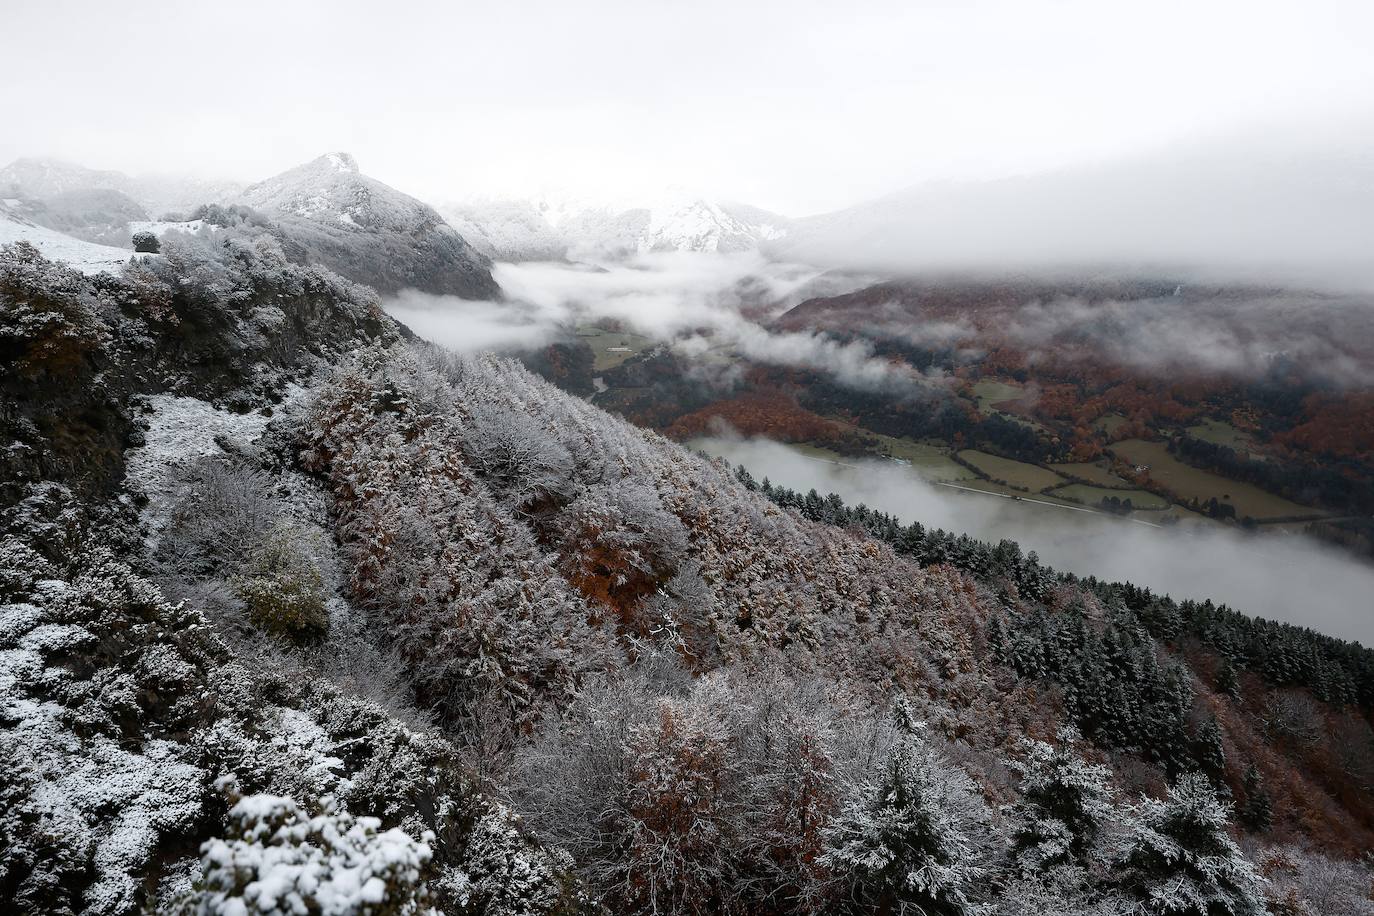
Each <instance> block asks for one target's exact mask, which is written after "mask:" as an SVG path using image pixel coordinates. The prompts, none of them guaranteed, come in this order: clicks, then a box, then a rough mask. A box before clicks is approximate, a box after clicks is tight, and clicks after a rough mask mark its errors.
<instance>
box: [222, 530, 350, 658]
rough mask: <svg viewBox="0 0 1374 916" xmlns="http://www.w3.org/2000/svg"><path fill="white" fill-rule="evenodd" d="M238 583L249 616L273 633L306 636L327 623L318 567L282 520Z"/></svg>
mask: <svg viewBox="0 0 1374 916" xmlns="http://www.w3.org/2000/svg"><path fill="white" fill-rule="evenodd" d="M234 585H235V588H236V589H237V590H238V593H239V595H240V596H242V598H243V600H244V602H245V603H246V604H247V605H248V619H249V620H250V621H251V622H252V623H253V625H254V626H257V627H260V628H261V629H263V630H266V631H267V632H269V633H275V634H277V635H280V636H285V637H287V638H288V639H292V640H296V641H306V640H311V639H315V638H317V637H319V636H322V635H323V634H324V633H325V632H326V631H328V629H329V612H328V611H327V610H326V609H325V605H324V600H325V596H324V583H323V581H322V580H321V578H320V570H319V567H317V566H316V565H315V562H314V560H313V559H311V557H310V555H309V554H308V553H306V552H305V550H304V549H303V545H301V543H300V542H299V541H298V540H297V539H296V538H295V537H294V536H293V532H291V531H290V530H287V529H285V528H283V527H281V526H278V527H276V528H274V529H273V530H272V531H271V532H269V533H268V535H267V536H266V537H265V538H264V539H263V541H262V542H261V543H260V544H259V545H258V546H257V548H256V550H255V551H254V556H253V558H252V560H251V562H250V563H249V564H248V568H247V569H246V570H245V572H244V574H243V575H241V576H239V577H238V578H237V579H235V581H234Z"/></svg>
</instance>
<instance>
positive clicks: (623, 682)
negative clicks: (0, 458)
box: [0, 217, 1374, 916]
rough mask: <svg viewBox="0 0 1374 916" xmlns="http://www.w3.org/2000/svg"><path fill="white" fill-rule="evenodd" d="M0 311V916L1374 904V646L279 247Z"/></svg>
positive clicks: (184, 257)
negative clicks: (1148, 571)
mask: <svg viewBox="0 0 1374 916" xmlns="http://www.w3.org/2000/svg"><path fill="white" fill-rule="evenodd" d="M207 218H209V217H207ZM217 218H218V217H217ZM226 221H227V222H233V220H232V219H227V218H226ZM0 307H2V308H3V313H0V361H3V367H4V377H3V379H4V380H3V383H2V387H0V392H3V395H4V398H5V404H4V410H3V412H0V423H3V430H4V433H5V436H6V438H8V439H10V440H12V441H13V444H12V445H11V446H9V448H8V449H7V450H6V452H5V453H4V454H5V458H4V464H3V465H0V471H3V474H4V476H3V479H2V480H0V484H2V485H0V497H3V499H2V500H0V507H3V515H0V750H3V754H4V759H5V760H6V761H7V762H9V763H10V765H9V766H6V767H4V768H0V899H4V900H5V901H7V902H9V903H11V904H12V906H13V907H14V908H16V909H17V910H18V911H20V912H43V913H64V912H70V913H77V912H92V913H109V914H125V913H137V912H141V911H144V910H152V911H160V912H173V913H193V912H194V913H204V914H209V913H225V914H230V913H233V914H246V913H263V914H266V913H428V912H431V911H441V912H444V913H449V914H473V916H475V914H510V916H516V914H571V913H594V912H614V913H661V914H669V913H673V914H676V913H708V912H727V913H779V914H782V913H822V912H825V913H829V912H854V913H884V914H886V913H927V914H935V913H943V914H975V913H1006V914H1012V913H1026V914H1029V913H1044V912H1060V913H1103V914H1106V913H1120V914H1126V913H1155V914H1161V916H1164V914H1197V916H1222V914H1236V916H1239V914H1252V913H1260V912H1264V911H1266V909H1267V910H1268V911H1270V912H1274V913H1284V914H1311V916H1317V914H1343V913H1367V912H1370V911H1371V907H1372V906H1374V904H1371V900H1370V882H1371V878H1372V877H1374V876H1372V875H1371V872H1370V871H1369V869H1368V867H1367V864H1366V863H1362V862H1361V861H1360V860H1359V859H1358V857H1357V855H1356V854H1357V853H1358V852H1360V851H1361V850H1363V849H1367V848H1368V847H1369V845H1370V841H1371V836H1374V834H1371V826H1372V825H1374V811H1372V810H1371V800H1370V784H1371V780H1370V772H1371V764H1370V761H1371V753H1372V752H1374V749H1371V742H1372V741H1374V739H1371V734H1370V728H1369V717H1370V714H1371V707H1370V703H1369V699H1368V697H1367V695H1366V693H1365V692H1363V687H1362V684H1363V681H1362V680H1361V678H1362V677H1363V675H1362V673H1361V672H1365V671H1367V670H1368V669H1367V668H1361V667H1360V666H1361V665H1364V664H1367V662H1365V661H1362V660H1363V659H1365V656H1364V655H1362V654H1361V651H1362V650H1357V649H1355V648H1354V647H1344V648H1342V647H1340V646H1338V645H1335V644H1327V643H1321V642H1313V641H1310V640H1308V641H1304V640H1303V639H1300V638H1298V637H1297V636H1293V637H1292V641H1291V645H1292V646H1293V647H1294V651H1299V650H1301V652H1303V653H1306V654H1303V655H1302V656H1301V659H1299V660H1298V661H1297V662H1295V663H1294V665H1295V667H1294V668H1293V671H1294V672H1296V673H1293V674H1292V675H1291V676H1287V675H1285V676H1283V677H1277V676H1276V675H1275V674H1274V673H1273V672H1271V671H1270V670H1269V668H1268V667H1266V665H1267V663H1266V662H1264V661H1263V660H1262V659H1264V658H1267V657H1268V656H1266V655H1260V654H1255V653H1254V652H1252V651H1251V648H1247V647H1249V646H1252V645H1253V643H1245V642H1241V643H1238V644H1236V645H1235V646H1234V651H1222V649H1221V648H1220V647H1219V646H1218V643H1217V641H1216V639H1214V638H1212V637H1209V636H1208V635H1207V634H1215V633H1217V632H1221V631H1220V630H1218V629H1217V628H1216V627H1212V628H1211V629H1208V628H1207V627H1205V626H1204V625H1203V623H1205V622H1206V621H1208V620H1213V621H1214V620H1218V619H1224V620H1229V619H1230V618H1227V617H1225V615H1224V614H1223V613H1222V612H1221V611H1218V610H1217V609H1211V610H1193V609H1191V608H1187V607H1180V606H1177V605H1174V606H1172V610H1171V611H1170V614H1172V616H1170V615H1169V614H1166V613H1165V610H1168V608H1166V607H1165V606H1164V605H1162V604H1160V603H1159V602H1158V601H1155V600H1154V599H1153V596H1148V598H1149V600H1145V599H1143V598H1142V596H1141V594H1140V593H1138V592H1132V591H1129V590H1127V589H1125V588H1120V587H1111V586H1106V585H1103V584H1101V583H1095V582H1080V581H1077V580H1074V579H1071V578H1068V577H1060V576H1057V575H1055V574H1054V573H1053V572H1052V571H1050V570H1047V569H1045V568H1043V567H1041V566H1040V565H1039V564H1038V563H1037V562H1036V561H1035V560H1034V558H1033V557H1024V556H1022V555H1021V554H1020V551H1019V550H1017V549H1015V546H1014V545H1001V546H999V547H996V548H993V547H986V546H983V545H976V544H972V543H964V542H959V541H956V540H952V539H948V538H943V537H941V536H937V535H935V534H933V533H928V532H924V531H919V532H916V531H908V532H907V533H906V534H905V535H903V534H902V533H901V532H896V533H893V532H890V531H888V530H887V529H886V528H885V527H884V526H883V525H882V524H880V522H881V521H882V518H883V517H882V516H881V514H880V513H868V512H867V510H862V511H861V510H858V509H854V510H851V509H848V508H846V507H844V506H842V505H840V504H838V502H837V501H826V500H821V499H820V498H819V497H815V498H814V499H812V498H808V497H799V496H795V495H794V496H792V497H789V496H787V495H785V494H784V495H781V496H780V495H779V493H778V492H777V491H776V490H775V489H773V488H771V487H767V488H760V487H759V486H758V485H756V484H753V482H752V480H751V479H750V478H749V477H748V475H747V474H737V473H736V471H735V470H734V469H732V468H729V467H727V466H725V465H723V464H721V463H716V462H711V461H708V460H706V459H705V458H703V457H700V456H698V455H695V454H692V453H690V452H688V451H686V450H684V449H682V448H680V447H679V446H677V445H674V444H673V443H671V442H668V441H667V440H664V439H662V438H660V437H658V436H657V435H654V434H652V433H646V432H644V431H641V430H638V429H636V428H634V427H632V426H630V425H629V424H627V423H625V422H623V421H621V420H619V419H616V418H613V417H611V416H609V415H607V414H605V413H604V412H602V411H600V410H598V409H597V408H595V407H593V406H591V405H589V404H588V403H586V402H584V401H582V400H579V399H577V398H574V397H570V396H568V395H566V394H563V393H561V392H559V391H557V390H555V389H553V388H552V387H550V386H549V385H547V384H545V383H544V382H542V381H539V380H538V379H536V378H535V377H534V376H532V375H530V374H529V373H528V372H526V371H525V370H524V369H522V368H520V367H519V366H518V365H516V364H514V363H512V362H509V361H506V360H501V359H496V358H492V357H481V358H472V359H467V358H457V357H454V356H452V355H449V354H446V353H444V352H442V351H439V350H437V349H435V348H432V347H430V346H428V345H426V344H423V343H421V342H418V341H415V340H413V339H409V338H408V337H407V336H406V335H404V334H403V333H402V332H401V331H400V330H399V329H398V328H397V327H396V326H395V325H394V324H392V323H391V322H390V321H388V320H387V319H386V318H385V317H384V316H383V315H382V314H381V313H380V312H379V311H378V309H377V308H376V302H375V298H374V297H373V296H372V295H371V294H370V293H369V292H368V291H367V290H365V289H363V288H360V287H357V286H355V285H353V284H350V283H347V282H346V281H342V280H340V279H338V278H337V277H335V276H333V275H332V274H329V273H328V272H327V271H324V270H322V269H319V268H309V267H301V266H299V265H297V264H294V263H292V262H291V261H289V260H288V259H287V258H285V257H284V256H283V255H282V253H281V251H280V247H279V244H278V243H277V242H275V241H274V240H273V237H272V236H271V235H270V234H257V235H254V234H253V233H249V232H245V233H236V232H224V233H220V234H217V235H212V234H206V235H195V236H185V235H178V234H176V233H168V235H167V236H166V237H165V238H164V240H163V245H162V254H161V255H160V256H159V257H158V258H157V259H155V260H150V261H148V262H146V263H144V264H141V265H138V266H134V267H130V268H129V269H128V270H126V271H125V273H124V274H123V276H121V277H96V278H86V277H83V276H81V275H79V274H77V273H74V272H72V271H70V270H66V269H64V268H62V267H60V266H58V265H54V264H51V263H49V262H47V261H44V260H43V259H42V258H41V257H39V256H38V254H37V253H36V252H35V251H33V250H32V249H29V248H24V247H17V248H9V249H5V250H4V252H3V253H0ZM760 490H762V492H760ZM770 497H771V498H770ZM789 500H791V501H789ZM793 503H795V505H794V504H793ZM918 535H919V537H918ZM1142 601H1143V602H1144V604H1142ZM1209 615H1210V616H1209ZM1169 621H1173V622H1174V623H1169ZM1199 621H1202V622H1199ZM1255 626H1258V625H1257V624H1256V625H1255ZM1259 638H1260V637H1259V636H1256V640H1258V639H1259ZM1228 645H1230V644H1228ZM1275 670H1277V669H1275ZM1313 672H1326V673H1325V674H1323V675H1322V676H1321V677H1320V678H1317V676H1316V675H1315V674H1313ZM1314 678H1316V679H1315V680H1314ZM1322 684H1325V685H1326V686H1325V687H1322V686H1321V685H1322ZM1074 727H1076V730H1075V728H1074ZM1234 812H1238V815H1237V814H1236V813H1234Z"/></svg>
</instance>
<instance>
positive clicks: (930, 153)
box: [0, 0, 1374, 217]
mask: <svg viewBox="0 0 1374 916" xmlns="http://www.w3.org/2000/svg"><path fill="white" fill-rule="evenodd" d="M1317 6H1319V7H1320V10H1314V9H1313V4H1310V3H1309V4H1302V5H1300V6H1299V5H1297V4H1287V3H1269V4H1253V3H1248V4H1239V3H1231V2H1227V3H1220V4H1213V5H1208V6H1207V7H1204V8H1198V7H1196V6H1195V5H1186V4H1164V5H1156V6H1155V7H1152V8H1151V10H1150V14H1149V15H1148V16H1132V15H1128V14H1126V13H1123V12H1121V11H1114V10H1111V9H1108V8H1103V7H1101V6H1100V5H1098V4H1089V3H1078V2H1074V3H1062V4H1055V5H1053V6H1052V7H1050V8H1048V9H1046V8H1043V7H1042V8H1036V9H1032V8H1029V7H1027V6H1024V5H1020V4H1014V3H1009V2H995V3H972V4H957V5H956V4H944V3H923V4H915V5H912V4H898V3H865V4H859V5H858V6H851V7H849V8H847V9H846V10H845V11H843V12H841V11H839V10H837V9H833V8H830V7H828V6H825V5H820V4H817V5H806V4H803V5H800V6H799V5H798V4H787V5H780V4H773V3H760V4H750V5H748V6H747V7H746V8H743V9H741V8H738V7H735V6H726V5H723V4H715V3H708V4H704V5H702V4H699V5H694V6H693V7H692V8H691V9H680V10H670V11H665V10H661V9H657V8H655V9H645V8H643V7H641V6H639V5H636V4H630V3H622V2H607V3H601V4H597V5H595V6H593V7H591V8H578V9H572V8H566V7H562V6H559V5H555V4H545V3H537V4H532V5H522V6H520V7H518V8H505V9H490V8H481V9H461V8H455V7H451V6H448V5H443V4H436V3H409V4H405V3H403V4H400V5H399V6H398V7H397V8H396V9H395V11H394V12H395V15H392V16H388V17H386V18H385V19H384V20H378V19H377V18H376V17H373V16H369V15H368V12H369V9H370V7H369V6H368V5H367V4H360V3H321V2H309V3H299V4H290V5H287V6H284V7H283V6H282V5H280V4H274V5H271V6H270V7H269V6H267V5H266V4H263V3H258V2H248V3H244V4H238V5H236V6H235V7H234V8H233V9H228V8H205V7H199V6H197V7H181V6H173V7H157V8H153V7H149V8H141V7H108V6H107V5H104V4H98V3H94V2H81V0H66V2H61V0H60V2H54V3H48V4H42V5H28V6H21V7H17V8H15V9H12V10H9V11H7V14H6V15H7V19H8V20H9V21H10V22H11V23H12V26H13V34H15V35H22V36H24V38H25V40H24V41H18V42H14V43H13V44H12V46H11V47H9V48H7V52H6V59H5V60H4V61H3V62H0V74H2V75H3V78H2V79H0V87H3V93H4V97H3V99H2V101H3V102H4V110H5V111H6V130H5V131H4V132H3V133H0V161H4V162H8V161H10V160H13V159H15V158H19V157H23V156H36V157H47V156H52V157H57V158H61V159H65V160H68V161H72V162H77V163H80V164H83V165H86V166H88V167H91V168H100V169H115V170H120V171H124V172H128V173H130V174H146V173H173V174H188V175H193V176H196V177H201V178H215V179H233V180H237V181H245V182H251V181H255V180H259V179H261V178H265V177H268V176H270V175H273V174H276V173H278V172H280V171H283V170H285V169H287V168H290V167H291V166H294V165H296V164H299V163H301V162H304V161H307V160H309V159H312V158H314V157H315V156H318V155H320V154H321V153H323V152H326V151H328V150H336V149H341V150H347V151H349V152H351V153H354V154H355V155H356V156H357V157H358V159H359V161H360V163H361V165H362V168H363V170H364V171H366V172H367V173H368V174H370V175H373V176H374V177H376V178H378V179H380V180H382V181H385V182H387V183H389V184H392V185H394V186H396V187H398V188H400V189H401V190H404V191H406V192H408V193H411V194H415V195H417V196H420V197H422V198H424V199H426V200H431V201H442V200H446V199H453V198H462V197H471V196H490V195H496V196H501V195H520V196H528V195H532V194H535V193H538V192H539V191H541V190H545V189H566V190H567V191H568V192H571V193H575V194H589V195H592V196H598V195H602V196H604V195H615V196H634V195H636V194H639V195H644V196H648V195H652V194H653V193H655V192H656V191H657V190H658V189H661V188H664V187H669V186H678V187H684V188H688V189H691V190H693V191H699V192H702V193H705V194H708V195H710V196H713V197H716V198H718V199H730V200H739V201H743V202H747V203H750V204H754V205H756V206H759V207H763V208H766V209H770V210H773V211H776V212H778V213H781V214H784V215H787V216H792V217H801V216H806V215H809V214H816V213H823V212H828V211H832V210H836V209H840V208H843V207H846V206H850V205H853V204H856V203H860V202H862V201H866V200H870V199H873V198H876V197H880V196H883V195H885V194H888V193H894V192H898V191H902V190H904V189H909V188H912V187H920V186H924V185H927V184H929V183H932V182H934V183H939V182H966V181H987V180H997V179H1005V178H1009V177H1014V176H1024V175H1036V174H1044V173H1051V174H1053V173H1058V172H1062V171H1064V170H1070V171H1073V170H1078V169H1083V168H1097V167H1100V166H1103V165H1111V164H1117V163H1130V162H1134V161H1139V160H1142V159H1144V160H1147V161H1148V160H1151V159H1154V158H1158V157H1164V158H1169V157H1172V156H1177V155H1180V154H1186V153H1187V152H1188V151H1189V150H1192V149H1195V148H1198V147H1206V146H1209V145H1218V144H1220V145H1226V144H1230V143H1233V142H1244V143H1246V144H1247V145H1248V144H1249V143H1250V142H1251V140H1249V139H1246V138H1258V142H1259V143H1260V144H1261V145H1265V144H1268V143H1269V142H1270V141H1274V142H1277V143H1279V144H1283V143H1287V142H1288V141H1290V140H1292V139H1293V138H1294V137H1295V136H1297V137H1317V138H1326V139H1320V142H1321V143H1322V144H1324V145H1325V146H1327V147H1329V148H1334V149H1351V148H1356V149H1361V150H1367V149H1368V136H1367V134H1368V132H1367V130H1366V129H1365V127H1364V124H1367V123H1368V122H1369V120H1370V117H1371V116H1372V115H1374V57H1372V56H1371V55H1368V54H1366V53H1363V48H1362V36H1364V35H1367V34H1370V32H1371V31H1374V9H1371V8H1370V7H1368V6H1367V5H1364V4H1357V3H1352V2H1326V3H1320V4H1317ZM264 21H270V22H272V28H271V29H263V28H261V24H262V22H264ZM878 26H881V27H880V28H879V27H878ZM970 47H975V48H976V49H977V51H976V52H971V51H970ZM129 48H132V49H135V50H134V51H132V52H130V51H129V50H127V49H129ZM55 61H60V63H61V66H60V67H56V66H53V65H52V64H53V62H55ZM1088 77H1090V78H1088ZM284 86H290V87H291V91H290V92H284V91H282V87H284ZM1351 125H1354V126H1355V129H1354V131H1353V133H1352V132H1351V131H1350V130H1349V128H1350V126H1351Z"/></svg>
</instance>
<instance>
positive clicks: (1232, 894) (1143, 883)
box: [1116, 773, 1265, 916]
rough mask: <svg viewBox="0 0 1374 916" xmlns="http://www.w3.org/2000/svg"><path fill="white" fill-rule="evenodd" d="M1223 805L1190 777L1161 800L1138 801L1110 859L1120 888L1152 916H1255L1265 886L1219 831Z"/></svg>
mask: <svg viewBox="0 0 1374 916" xmlns="http://www.w3.org/2000/svg"><path fill="white" fill-rule="evenodd" d="M1227 813H1228V812H1227V806H1226V805H1225V804H1224V803H1223V802H1222V801H1221V800H1219V799H1218V798H1217V794H1216V792H1215V790H1213V788H1212V785H1211V783H1209V782H1208V781H1207V778H1206V777H1205V776H1203V775H1202V774H1200V773H1189V774H1187V775H1185V776H1183V777H1182V778H1180V779H1179V780H1178V782H1177V783H1175V784H1174V786H1173V787H1172V788H1171V789H1170V792H1169V797H1168V798H1167V799H1165V800H1164V801H1158V800H1155V799H1152V798H1144V799H1141V801H1140V803H1139V804H1138V805H1136V807H1135V811H1134V814H1135V818H1134V823H1133V824H1132V827H1131V830H1130V832H1129V834H1128V835H1127V837H1126V839H1125V841H1124V843H1123V844H1122V847H1121V849H1120V850H1119V852H1118V854H1117V859H1116V862H1117V869H1118V873H1119V875H1120V879H1121V887H1122V889H1123V891H1125V892H1126V893H1127V894H1129V895H1130V896H1132V897H1134V898H1135V899H1136V900H1137V901H1138V903H1139V907H1140V910H1141V911H1142V912H1145V913H1150V914H1157V916H1260V914H1263V913H1264V912H1265V906H1264V895H1263V892H1262V888H1263V883H1264V879H1263V878H1261V877H1260V875H1259V874H1258V872H1256V871H1255V868H1254V866H1253V865H1251V864H1250V862H1249V861H1248V860H1247V859H1246V858H1245V856H1244V854H1243V853H1242V852H1241V851H1240V848H1239V847H1238V846H1236V844H1235V842H1234V841H1233V840H1232V839H1231V837H1230V836H1229V835H1228V834H1227V832H1226V821H1227Z"/></svg>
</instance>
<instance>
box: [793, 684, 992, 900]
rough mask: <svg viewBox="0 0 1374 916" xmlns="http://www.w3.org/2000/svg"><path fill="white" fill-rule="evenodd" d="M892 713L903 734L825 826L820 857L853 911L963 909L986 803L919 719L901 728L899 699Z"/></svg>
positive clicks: (905, 712) (904, 716)
mask: <svg viewBox="0 0 1374 916" xmlns="http://www.w3.org/2000/svg"><path fill="white" fill-rule="evenodd" d="M896 712H897V715H896V718H897V720H898V728H899V731H901V732H902V734H900V735H899V737H898V739H897V740H896V742H895V743H894V744H893V746H892V748H891V750H890V752H889V754H888V755H887V759H886V761H885V763H884V765H883V767H882V769H881V771H880V772H879V773H877V774H875V776H874V778H873V779H872V781H871V782H869V783H868V784H866V785H863V786H861V787H860V788H859V791H858V792H857V793H856V795H855V797H854V798H853V799H852V800H851V801H850V803H849V804H848V805H847V806H846V807H845V809H844V810H843V811H842V812H841V814H840V815H839V817H837V818H836V820H835V822H834V824H832V825H831V827H830V829H829V830H828V831H827V833H826V839H827V846H828V847H829V848H828V851H827V852H826V853H825V855H823V856H822V857H821V858H820V860H819V861H820V864H821V865H822V866H824V867H826V868H829V869H830V870H831V872H832V873H833V874H834V875H835V876H836V877H837V878H838V879H839V880H840V881H842V882H843V883H844V884H845V886H846V889H847V891H848V900H849V903H850V904H851V905H853V906H854V907H855V908H856V909H857V910H860V911H865V912H868V911H872V910H873V909H876V910H878V911H879V912H906V911H911V912H921V913H927V914H931V916H935V914H963V913H967V912H970V911H971V909H972V906H973V904H972V901H971V897H972V895H973V893H974V889H975V885H976V882H977V881H978V879H979V878H981V877H982V876H983V875H984V874H985V871H986V869H985V867H984V866H983V864H982V862H983V859H984V850H983V848H982V847H981V846H980V843H979V839H980V837H979V836H978V835H977V834H978V832H979V831H980V829H981V828H982V827H983V826H984V823H985V819H986V816H987V809H986V807H985V806H984V805H983V802H982V800H981V799H980V798H978V796H977V794H976V792H975V788H974V785H973V782H972V780H970V779H969V778H968V776H967V775H965V774H964V773H963V772H962V771H960V770H959V769H957V768H956V767H954V766H953V765H951V764H949V763H948V762H946V761H945V760H944V759H942V757H941V756H940V754H939V753H938V752H936V750H935V749H934V748H932V747H931V746H930V744H929V743H928V742H927V741H926V739H925V738H924V737H923V735H922V732H923V731H924V726H923V725H921V724H920V723H912V724H914V725H915V727H914V728H913V729H911V730H909V731H908V730H906V729H905V728H904V727H903V723H904V721H908V722H909V721H910V720H909V716H910V710H909V709H908V708H907V707H906V705H905V704H904V703H899V704H898V708H897V711H896Z"/></svg>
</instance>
